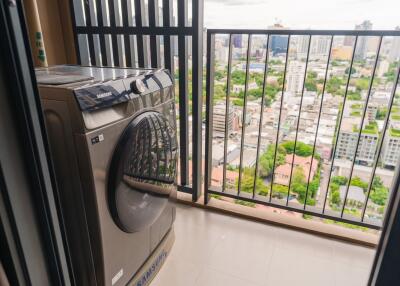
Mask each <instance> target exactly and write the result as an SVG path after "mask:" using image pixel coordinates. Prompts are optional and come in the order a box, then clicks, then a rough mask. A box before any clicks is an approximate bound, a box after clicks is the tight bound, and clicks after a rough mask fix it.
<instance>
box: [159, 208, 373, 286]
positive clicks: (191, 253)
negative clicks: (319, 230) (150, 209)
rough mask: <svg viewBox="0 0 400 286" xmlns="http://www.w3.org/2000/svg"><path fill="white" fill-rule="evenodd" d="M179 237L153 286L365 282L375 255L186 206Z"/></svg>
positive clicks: (181, 211) (310, 285)
mask: <svg viewBox="0 0 400 286" xmlns="http://www.w3.org/2000/svg"><path fill="white" fill-rule="evenodd" d="M175 235H176V240H175V243H174V246H173V249H172V251H171V254H170V256H169V257H168V258H167V260H166V262H165V264H164V266H163V267H162V269H161V270H160V272H159V273H158V275H157V277H156V278H155V280H154V281H153V283H152V284H151V285H152V286H180V285H185V286H192V285H195V286H220V285H221V286H225V285H229V286H236V285H238V286H239V285H249V286H270V285H271V286H285V285H290V286H293V285H295V286H303V285H304V286H313V285H316V286H320V285H323V286H347V285H349V286H358V285H360V286H361V285H366V281H367V279H368V276H369V271H370V267H371V264H372V260H373V256H374V253H375V251H374V250H373V249H369V248H365V247H360V246H357V245H352V244H347V243H343V242H338V241H334V240H329V239H324V238H321V237H318V236H315V235H310V234H305V233H302V232H297V231H294V230H288V229H284V228H280V227H275V226H270V225H266V224H263V223H258V222H254V221H249V220H245V219H239V218H235V217H231V216H225V215H222V214H217V213H214V212H211V211H207V210H202V209H198V208H194V207H189V206H181V205H178V207H177V218H176V222H175Z"/></svg>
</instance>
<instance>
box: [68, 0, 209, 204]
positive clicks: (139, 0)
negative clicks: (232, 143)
mask: <svg viewBox="0 0 400 286" xmlns="http://www.w3.org/2000/svg"><path fill="white" fill-rule="evenodd" d="M158 1H162V4H163V5H162V15H163V21H162V26H160V25H161V23H160V22H159V17H158V15H159V8H158V7H159V6H158ZM127 2H128V1H121V12H122V15H121V16H122V17H121V19H120V18H119V13H117V11H115V5H117V7H119V6H118V5H119V3H120V1H113V0H108V15H109V19H107V20H108V21H104V20H103V18H104V17H105V15H107V13H106V12H107V11H106V9H107V6H106V7H102V6H103V5H102V2H101V1H96V11H97V15H96V16H97V17H96V19H97V21H93V19H91V18H90V15H91V13H93V14H96V13H95V12H94V11H90V9H93V8H91V7H94V4H93V1H91V0H89V1H84V3H87V4H86V5H84V6H83V11H82V6H80V5H74V4H76V3H78V4H79V3H81V1H80V0H75V1H74V0H71V2H70V3H71V7H72V9H71V10H72V23H73V31H74V38H75V47H76V54H77V58H78V63H79V64H82V65H96V63H97V65H98V63H101V65H104V66H125V67H135V64H134V61H133V60H132V59H133V57H134V55H132V52H131V51H136V52H137V57H138V59H137V60H138V66H137V67H152V68H160V67H161V55H160V50H161V49H160V48H161V41H160V38H161V37H162V38H163V40H164V54H163V59H164V66H165V68H167V69H168V70H170V71H171V74H172V76H173V77H174V51H175V48H174V37H177V38H178V41H177V42H178V47H177V52H178V61H179V64H178V65H179V80H178V87H179V116H180V119H179V128H180V136H179V143H180V178H181V181H180V186H179V189H180V190H181V191H183V192H187V193H190V194H192V198H193V200H194V201H195V200H197V199H198V198H199V196H200V192H201V180H202V178H201V173H202V172H201V168H202V164H201V158H202V157H201V153H202V152H201V150H202V148H201V144H202V143H201V138H202V135H201V133H202V119H201V117H202V116H201V115H202V89H203V88H202V83H203V81H202V77H203V74H202V68H203V49H202V47H203V43H202V42H203V1H202V0H193V1H192V15H193V19H192V23H191V26H189V19H188V0H179V1H178V7H177V15H178V21H177V22H178V24H177V26H174V23H172V21H173V1H172V0H149V1H148V7H147V8H148V9H147V10H148V13H146V7H145V2H144V0H131V1H130V2H129V3H128V4H131V5H133V7H134V10H135V15H134V19H135V23H133V15H132V13H131V11H130V10H129V9H128V8H127V7H128V5H127ZM132 2H133V4H132ZM100 12H101V13H100ZM82 15H85V21H83V20H82V19H81V18H82ZM78 17H81V18H80V21H79V22H80V23H77V22H78V20H77V19H78ZM82 22H84V24H83V25H78V24H81V23H82ZM130 22H131V23H130ZM107 35H109V36H110V37H111V40H110V41H107V40H106V36H107ZM80 36H86V37H87V40H88V41H87V45H86V44H83V45H82V44H81V43H80V42H79V41H78V38H79V37H80ZM95 36H96V37H98V38H99V42H98V43H97V41H95ZM131 36H135V37H136V40H137V41H136V47H135V46H132V45H131V42H130V37H131ZM145 37H149V38H150V40H149V41H146V38H145ZM189 38H191V39H192V51H191V52H192V63H193V69H192V103H193V104H192V116H193V124H192V129H193V132H192V135H193V137H192V142H193V150H192V155H193V159H192V163H193V164H192V184H190V179H189V164H188V158H189V137H188V134H189V132H188V115H189V79H188V71H189V59H188V57H189V50H188V49H189ZM122 39H123V40H122ZM106 42H108V45H109V46H111V52H109V53H107V49H106ZM124 57H125V63H123V62H121V61H120V59H123V58H124ZM149 63H151V64H149Z"/></svg>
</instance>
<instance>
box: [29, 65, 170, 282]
mask: <svg viewBox="0 0 400 286" xmlns="http://www.w3.org/2000/svg"><path fill="white" fill-rule="evenodd" d="M36 77H37V82H38V86H39V93H40V98H41V102H42V106H43V110H44V114H45V118H46V129H47V133H48V138H49V144H50V150H51V156H52V161H53V165H54V166H53V167H54V170H55V174H56V182H57V191H56V197H57V200H58V202H59V210H60V216H61V217H62V219H61V221H62V223H63V226H64V227H63V230H64V232H65V237H66V239H65V246H66V249H67V252H68V257H69V261H70V269H71V274H72V276H73V278H74V281H75V284H76V285H112V286H114V285H128V284H129V285H136V286H144V285H148V284H149V283H150V281H151V279H152V278H153V277H154V275H155V274H156V273H157V271H158V270H159V268H160V267H161V265H162V264H163V262H164V261H165V259H166V257H167V256H168V253H169V250H170V249H171V247H172V244H173V240H174V236H173V222H174V219H175V207H174V198H175V197H176V185H175V181H176V180H175V178H176V164H177V151H178V148H177V139H176V115H175V100H174V85H173V79H172V78H171V76H170V74H169V72H168V71H167V70H164V69H159V70H155V69H125V68H106V67H82V66H73V65H62V66H53V67H49V68H39V69H37V70H36Z"/></svg>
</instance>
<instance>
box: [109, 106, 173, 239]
mask: <svg viewBox="0 0 400 286" xmlns="http://www.w3.org/2000/svg"><path fill="white" fill-rule="evenodd" d="M176 162H177V141H176V132H175V130H174V129H173V128H171V126H170V124H169V122H168V120H167V119H166V118H165V117H164V116H163V115H162V114H161V113H158V112H152V111H151V112H145V113H142V114H140V115H139V116H137V117H136V118H134V119H133V120H132V121H131V122H130V124H129V125H128V127H127V128H126V129H125V131H124V133H123V134H122V136H121V138H120V141H119V142H118V144H117V147H116V149H115V153H114V155H113V158H112V161H111V165H110V169H109V175H108V202H109V207H110V211H111V214H112V216H113V219H114V221H115V222H116V224H117V225H118V226H119V227H120V228H121V229H122V230H123V231H125V232H136V231H140V230H142V229H144V228H146V227H148V226H150V225H152V224H153V223H154V222H155V220H156V219H157V218H158V217H159V216H160V214H161V213H162V211H163V210H164V208H165V207H166V205H167V203H168V200H169V197H170V194H171V192H173V191H174V188H175V176H176Z"/></svg>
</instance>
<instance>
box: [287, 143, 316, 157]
mask: <svg viewBox="0 0 400 286" xmlns="http://www.w3.org/2000/svg"><path fill="white" fill-rule="evenodd" d="M281 145H282V147H283V148H285V150H286V152H287V153H288V154H292V153H293V150H294V145H295V141H286V142H283V143H282V144H281ZM312 153H313V146H311V145H308V144H305V143H303V142H300V141H298V142H297V143H296V152H295V154H296V155H298V156H302V157H308V156H311V155H312Z"/></svg>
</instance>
